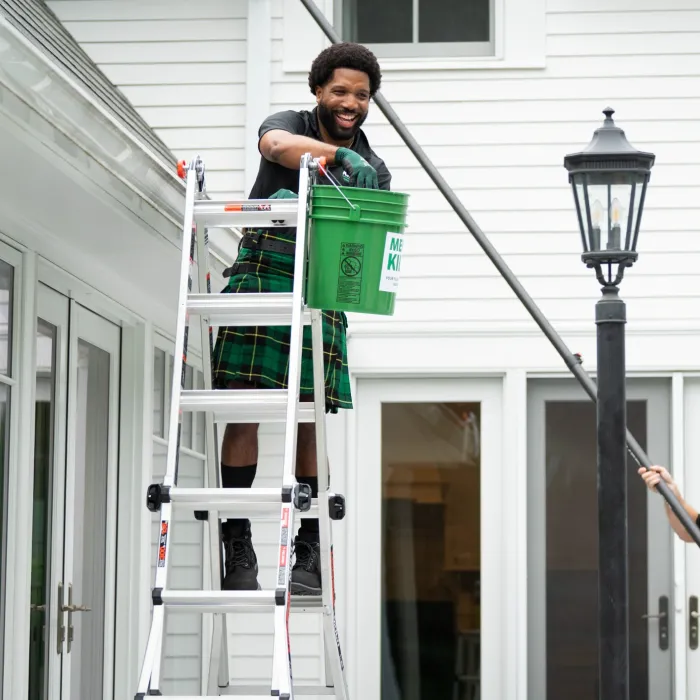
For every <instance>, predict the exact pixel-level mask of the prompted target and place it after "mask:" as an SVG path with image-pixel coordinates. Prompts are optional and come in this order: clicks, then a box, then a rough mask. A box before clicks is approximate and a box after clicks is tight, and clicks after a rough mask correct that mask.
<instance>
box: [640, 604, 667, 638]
mask: <svg viewBox="0 0 700 700" xmlns="http://www.w3.org/2000/svg"><path fill="white" fill-rule="evenodd" d="M642 617H643V618H644V619H645V620H658V621H659V649H661V650H662V651H666V650H667V649H668V596H665V595H662V596H659V612H658V614H656V615H653V614H649V613H647V614H645V615H642Z"/></svg>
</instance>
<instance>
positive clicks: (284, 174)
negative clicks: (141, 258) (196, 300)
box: [212, 43, 391, 595]
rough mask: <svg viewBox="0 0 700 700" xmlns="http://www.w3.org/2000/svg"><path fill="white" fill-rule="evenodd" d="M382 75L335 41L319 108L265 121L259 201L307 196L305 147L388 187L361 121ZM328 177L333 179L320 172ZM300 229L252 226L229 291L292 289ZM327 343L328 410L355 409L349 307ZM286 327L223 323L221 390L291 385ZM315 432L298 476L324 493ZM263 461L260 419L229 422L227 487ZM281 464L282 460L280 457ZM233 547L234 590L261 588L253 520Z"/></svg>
mask: <svg viewBox="0 0 700 700" xmlns="http://www.w3.org/2000/svg"><path fill="white" fill-rule="evenodd" d="M380 82H381V73H380V70H379V64H378V63H377V60H376V58H375V56H374V54H372V52H371V51H369V50H368V49H366V48H365V47H364V46H361V45H359V44H348V43H345V44H334V45H333V46H330V47H329V48H327V49H325V50H324V51H323V52H322V53H321V54H320V55H319V56H318V57H317V58H316V59H315V60H314V62H313V64H312V66H311V70H310V72H309V87H310V89H311V93H312V94H313V95H314V96H315V97H316V107H315V108H314V109H313V110H311V111H307V110H302V111H284V112H278V113H277V114H273V115H272V116H270V117H268V118H267V119H266V120H265V121H264V122H263V123H262V125H261V126H260V130H259V143H258V148H259V150H260V154H261V156H262V157H261V159H260V169H259V171H258V176H257V179H256V181H255V183H254V185H253V187H252V189H251V192H250V195H249V197H250V199H275V198H290V197H291V198H293V197H297V196H298V186H299V163H300V160H301V157H302V155H304V154H305V153H311V155H312V157H314V158H316V157H321V156H324V157H325V158H326V166H327V169H328V170H329V171H330V172H331V173H332V175H333V176H334V177H335V178H336V180H337V181H338V182H339V183H340V184H341V185H347V186H351V187H367V188H375V189H376V188H380V189H386V190H388V189H389V185H390V182H391V175H390V173H389V170H388V169H387V167H386V165H384V162H383V161H382V160H381V159H380V158H379V157H378V156H377V155H376V154H375V153H374V151H373V150H372V148H371V147H370V145H369V141H368V140H367V137H366V136H365V134H364V132H363V131H362V129H361V128H360V127H361V126H362V124H363V123H364V121H365V119H366V118H367V113H368V110H369V101H370V99H371V97H372V96H373V95H374V94H375V92H376V91H377V90H378V89H379V86H380ZM319 181H320V182H321V183H322V184H329V181H328V180H327V179H326V178H320V180H319ZM295 238H296V230H295V229H294V228H274V229H268V230H258V231H256V232H246V233H245V235H244V237H243V239H242V241H241V246H240V249H239V253H238V257H237V259H236V262H235V264H234V265H233V266H232V267H231V268H230V269H229V270H227V273H226V274H228V275H229V276H230V279H229V282H228V284H227V286H226V288H225V289H224V290H223V291H224V292H227V293H233V294H239V293H246V292H247V293H250V292H254V293H255V292H291V291H292V287H293V277H294V256H295V252H296V251H295ZM322 318H323V345H324V367H325V377H324V380H325V388H326V410H327V411H328V412H331V413H337V411H338V409H341V408H345V409H350V408H352V396H351V393H350V381H349V376H348V363H347V348H346V338H345V328H346V325H347V321H346V318H345V314H343V313H337V312H326V311H324V312H323V314H322ZM289 336H290V329H289V327H287V326H275V327H265V328H263V327H259V328H258V327H250V328H237V327H232V328H221V329H220V330H219V335H218V338H217V342H216V347H215V348H214V355H213V363H212V364H213V375H214V377H213V379H214V386H215V387H217V388H220V389H225V388H229V389H250V388H262V389H286V388H287V381H288V365H289ZM311 363H312V358H311V329H310V328H309V327H306V328H304V342H303V352H302V368H301V400H302V401H313V371H312V364H311ZM315 441H316V437H315V431H314V426H313V424H308V423H304V424H301V425H299V432H298V438H297V471H296V476H297V480H298V481H299V482H300V483H305V484H308V485H310V487H311V491H312V495H313V496H314V498H315V497H317V495H318V476H317V474H318V471H317V466H316V442H315ZM257 464H258V425H257V424H229V425H227V426H226V431H225V434H224V440H223V445H222V450H221V475H222V483H223V487H224V488H250V487H251V486H252V485H253V480H254V479H255V475H256V471H257ZM275 467H279V465H275ZM222 529H223V540H224V546H225V550H226V576H225V579H224V584H223V587H224V589H225V590H249V589H257V588H259V587H260V586H259V583H258V580H257V574H258V564H257V557H256V555H255V552H254V550H253V545H252V538H251V534H252V533H251V526H250V521H248V520H247V519H236V520H228V521H227V522H225V523H224V524H223V528H222ZM294 553H295V561H294V566H293V569H292V593H295V594H312V595H313V594H316V595H318V594H320V593H321V570H320V561H319V559H320V547H319V531H318V520H313V519H309V518H305V519H303V520H302V525H301V527H300V529H299V533H298V535H297V537H296V538H295V543H294Z"/></svg>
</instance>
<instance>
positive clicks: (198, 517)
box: [194, 510, 209, 520]
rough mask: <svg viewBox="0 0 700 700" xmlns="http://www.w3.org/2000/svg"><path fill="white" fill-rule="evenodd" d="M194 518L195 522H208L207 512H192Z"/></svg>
mask: <svg viewBox="0 0 700 700" xmlns="http://www.w3.org/2000/svg"><path fill="white" fill-rule="evenodd" d="M194 517H195V519H196V520H209V511H208V510H196V511H195V512H194Z"/></svg>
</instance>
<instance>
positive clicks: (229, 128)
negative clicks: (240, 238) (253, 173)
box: [47, 0, 248, 197]
mask: <svg viewBox="0 0 700 700" xmlns="http://www.w3.org/2000/svg"><path fill="white" fill-rule="evenodd" d="M47 4H48V5H49V7H51V9H52V10H53V11H54V12H55V13H56V15H57V16H58V17H59V19H60V20H61V21H62V22H63V24H64V26H65V27H66V28H67V29H68V31H70V32H71V34H72V35H73V36H74V37H75V39H76V40H77V41H78V42H80V44H81V46H82V47H83V49H85V51H86V52H87V53H88V55H89V56H90V57H91V58H92V59H93V61H95V63H97V65H98V66H99V67H100V69H101V70H102V71H104V73H105V74H106V76H107V77H108V78H109V79H110V80H111V81H112V82H113V83H114V84H115V85H116V86H117V87H118V88H120V89H121V90H122V92H123V93H124V94H125V96H126V97H127V98H128V99H129V100H130V102H131V103H132V104H133V105H134V107H136V109H137V110H138V111H139V112H140V113H141V115H142V116H143V117H144V119H146V121H147V122H148V123H149V125H150V126H151V127H152V128H153V129H154V130H155V131H156V133H157V134H158V135H159V136H160V137H161V138H162V139H163V141H164V142H165V144H166V145H167V146H168V147H169V148H171V149H172V151H173V152H174V153H175V155H176V156H177V157H178V159H189V158H191V157H192V156H193V155H194V154H197V153H199V154H200V155H201V156H202V158H203V159H204V161H205V163H206V167H207V173H208V177H207V187H208V190H209V193H210V195H211V196H212V197H216V196H219V195H220V196H225V197H240V196H241V195H242V192H243V171H244V169H245V166H244V161H245V158H244V152H243V147H244V139H243V132H244V128H243V124H244V120H245V104H246V90H245V60H246V12H247V5H248V4H247V2H246V1H245V0H197V2H186V1H185V0H174V1H172V2H158V1H157V0H143V1H141V0H140V1H139V2H123V1H122V0H49V2H47Z"/></svg>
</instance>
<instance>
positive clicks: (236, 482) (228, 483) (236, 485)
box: [221, 462, 258, 527]
mask: <svg viewBox="0 0 700 700" xmlns="http://www.w3.org/2000/svg"><path fill="white" fill-rule="evenodd" d="M257 470H258V465H257V464H251V465H249V466H247V467H229V466H227V465H226V464H224V463H223V462H222V463H221V485H222V486H223V487H224V488H225V489H249V488H251V487H252V486H253V481H255V473H256V472H257ZM227 522H229V523H232V525H231V526H232V527H233V526H240V527H243V526H245V525H246V523H247V518H229V519H228V521H227Z"/></svg>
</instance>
